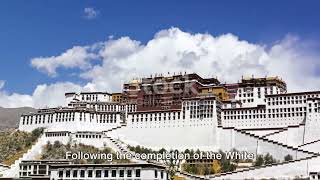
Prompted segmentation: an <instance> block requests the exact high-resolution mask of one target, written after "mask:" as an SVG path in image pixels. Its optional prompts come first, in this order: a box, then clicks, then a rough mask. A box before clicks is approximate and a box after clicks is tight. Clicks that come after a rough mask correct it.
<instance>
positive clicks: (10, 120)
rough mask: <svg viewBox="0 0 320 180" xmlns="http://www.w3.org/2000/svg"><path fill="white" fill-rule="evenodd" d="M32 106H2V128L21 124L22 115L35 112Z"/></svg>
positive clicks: (0, 125)
mask: <svg viewBox="0 0 320 180" xmlns="http://www.w3.org/2000/svg"><path fill="white" fill-rule="evenodd" d="M35 111H36V109H34V108H30V107H20V108H3V107H0V130H4V129H10V128H16V127H18V124H19V118H20V115H21V114H23V113H28V112H35Z"/></svg>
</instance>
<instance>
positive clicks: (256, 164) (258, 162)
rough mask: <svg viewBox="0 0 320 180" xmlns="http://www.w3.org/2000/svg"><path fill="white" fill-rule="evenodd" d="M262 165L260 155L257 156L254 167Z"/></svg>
mask: <svg viewBox="0 0 320 180" xmlns="http://www.w3.org/2000/svg"><path fill="white" fill-rule="evenodd" d="M263 164H264V159H263V156H262V155H258V156H257V159H256V162H255V163H254V166H262V165H263Z"/></svg>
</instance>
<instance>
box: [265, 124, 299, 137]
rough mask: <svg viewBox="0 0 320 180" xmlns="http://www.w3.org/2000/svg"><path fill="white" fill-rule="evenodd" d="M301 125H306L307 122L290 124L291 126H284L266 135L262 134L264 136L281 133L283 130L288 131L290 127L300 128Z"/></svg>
mask: <svg viewBox="0 0 320 180" xmlns="http://www.w3.org/2000/svg"><path fill="white" fill-rule="evenodd" d="M301 126H305V123H300V124H298V125H290V126H287V127H283V128H281V129H280V130H279V131H276V132H273V133H269V134H266V135H264V136H262V137H268V136H272V135H275V134H279V133H281V132H284V131H287V130H289V129H290V128H299V127H301Z"/></svg>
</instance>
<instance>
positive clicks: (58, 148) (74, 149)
mask: <svg viewBox="0 0 320 180" xmlns="http://www.w3.org/2000/svg"><path fill="white" fill-rule="evenodd" d="M67 152H71V153H78V152H83V153H89V154H103V153H105V154H112V156H113V159H112V162H117V163H127V162H130V161H129V160H126V159H122V160H117V159H116V158H115V157H116V154H115V153H114V152H113V151H112V150H111V148H109V147H105V148H104V149H102V150H101V149H98V148H95V147H94V146H88V145H84V144H71V143H68V144H66V145H64V144H62V143H61V142H59V141H55V142H54V143H53V144H51V143H50V142H48V143H47V144H46V145H45V147H44V148H43V152H42V155H41V159H66V153H67ZM72 161H73V162H74V163H76V164H87V163H91V164H102V163H110V162H109V161H108V159H75V160H72Z"/></svg>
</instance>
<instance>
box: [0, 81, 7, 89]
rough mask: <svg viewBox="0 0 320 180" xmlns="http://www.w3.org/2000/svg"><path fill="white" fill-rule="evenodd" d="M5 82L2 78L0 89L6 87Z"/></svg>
mask: <svg viewBox="0 0 320 180" xmlns="http://www.w3.org/2000/svg"><path fill="white" fill-rule="evenodd" d="M5 83H6V82H5V81H4V80H0V90H1V89H2V88H3V87H4V85H5Z"/></svg>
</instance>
